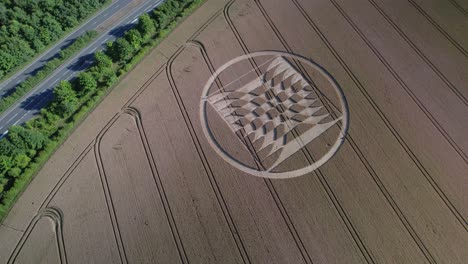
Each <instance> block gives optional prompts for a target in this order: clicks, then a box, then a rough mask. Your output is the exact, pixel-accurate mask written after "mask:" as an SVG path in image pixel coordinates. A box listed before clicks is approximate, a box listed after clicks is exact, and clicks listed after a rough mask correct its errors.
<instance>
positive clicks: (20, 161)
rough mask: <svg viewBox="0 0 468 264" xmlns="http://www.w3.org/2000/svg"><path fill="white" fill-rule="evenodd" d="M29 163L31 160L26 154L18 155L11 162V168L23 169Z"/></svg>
mask: <svg viewBox="0 0 468 264" xmlns="http://www.w3.org/2000/svg"><path fill="white" fill-rule="evenodd" d="M30 161H31V159H30V158H29V157H28V156H27V155H26V154H19V155H17V156H16V157H15V158H14V160H13V166H14V167H18V168H21V169H24V168H26V166H28V164H29V162H30Z"/></svg>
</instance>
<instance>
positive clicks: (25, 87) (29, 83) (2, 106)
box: [0, 30, 98, 114]
mask: <svg viewBox="0 0 468 264" xmlns="http://www.w3.org/2000/svg"><path fill="white" fill-rule="evenodd" d="M97 36H98V33H97V32H96V31H94V30H92V31H88V32H86V33H85V34H83V35H82V36H80V37H78V38H77V39H76V40H75V41H74V42H73V44H71V45H70V46H68V47H67V48H65V49H63V50H61V51H60V52H59V54H58V56H57V57H56V58H54V59H52V60H50V61H48V62H47V63H46V64H45V65H44V66H43V67H42V68H41V69H40V70H39V71H37V72H36V73H35V74H34V75H33V76H30V77H28V78H26V80H24V81H23V82H21V84H19V85H18V86H16V87H15V88H14V91H11V92H8V95H6V96H5V97H2V98H0V114H1V113H2V112H4V111H5V110H7V109H8V108H9V107H10V106H12V105H13V104H14V103H15V102H16V101H18V100H19V99H20V98H21V97H23V96H24V95H25V94H27V93H28V92H29V91H31V90H32V88H34V87H35V86H36V85H37V84H39V83H40V82H41V81H43V80H44V79H46V78H47V76H49V75H50V74H51V73H52V72H54V71H55V70H56V69H57V68H58V67H59V66H60V65H61V64H62V63H64V62H65V61H66V60H68V59H69V58H70V57H72V56H73V55H75V54H76V53H77V52H78V51H79V50H81V49H82V48H84V47H85V46H86V45H88V44H89V43H90V42H91V41H92V40H93V39H95V38H96V37H97Z"/></svg>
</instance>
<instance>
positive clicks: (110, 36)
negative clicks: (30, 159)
mask: <svg viewBox="0 0 468 264" xmlns="http://www.w3.org/2000/svg"><path fill="white" fill-rule="evenodd" d="M162 2H163V0H148V1H145V2H144V3H142V4H140V5H139V6H137V7H136V8H134V9H133V10H132V11H130V12H129V13H127V14H125V15H124V17H123V18H122V19H121V20H120V21H119V22H117V23H115V24H114V25H113V26H112V27H111V28H110V29H108V30H107V31H106V32H104V33H103V34H101V35H100V36H98V38H97V39H95V40H94V41H93V42H92V43H91V44H90V45H88V46H87V47H86V48H84V49H83V50H81V51H80V52H79V53H78V54H77V55H75V56H74V57H73V58H72V59H71V60H68V61H67V62H65V63H64V64H63V65H61V66H60V67H59V68H58V69H56V70H55V71H54V72H53V73H52V74H51V75H50V76H49V77H48V78H47V79H46V80H44V81H43V82H41V83H40V84H39V85H37V86H36V87H35V88H34V89H33V90H32V91H30V92H29V93H28V94H27V95H26V96H25V97H23V99H21V100H19V101H18V102H17V103H16V104H15V105H13V106H12V107H11V108H10V109H8V110H7V111H5V112H4V113H3V114H2V115H1V116H0V135H4V134H5V133H6V132H7V130H8V128H9V127H11V126H13V125H19V124H22V123H24V122H25V121H27V120H29V119H31V118H32V117H33V116H34V115H35V114H37V113H38V112H39V111H40V109H41V108H42V107H44V106H45V105H46V104H47V103H48V102H49V101H50V100H51V99H52V91H53V88H54V87H55V86H56V85H57V84H58V83H59V82H60V81H61V80H70V79H72V78H73V77H75V76H76V75H77V74H78V73H79V72H81V71H82V70H84V69H86V68H87V67H88V66H89V65H90V64H91V61H90V59H91V58H92V55H93V54H94V53H95V52H96V51H98V50H102V49H103V48H104V47H105V43H106V42H108V41H112V40H114V39H115V38H117V37H119V36H121V35H122V34H123V33H124V32H125V31H126V30H128V29H129V28H130V27H132V26H134V25H135V24H136V22H137V19H138V17H139V16H140V15H141V14H143V13H145V12H149V11H151V10H152V9H154V8H155V7H156V6H158V5H159V4H160V3H162Z"/></svg>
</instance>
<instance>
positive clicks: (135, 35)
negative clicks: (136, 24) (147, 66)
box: [125, 29, 143, 50]
mask: <svg viewBox="0 0 468 264" xmlns="http://www.w3.org/2000/svg"><path fill="white" fill-rule="evenodd" d="M125 39H126V40H128V42H129V43H130V45H132V47H133V50H138V49H139V48H140V47H141V43H142V42H143V38H142V37H141V34H140V32H139V31H138V30H136V29H130V30H129V31H128V32H127V33H126V34H125Z"/></svg>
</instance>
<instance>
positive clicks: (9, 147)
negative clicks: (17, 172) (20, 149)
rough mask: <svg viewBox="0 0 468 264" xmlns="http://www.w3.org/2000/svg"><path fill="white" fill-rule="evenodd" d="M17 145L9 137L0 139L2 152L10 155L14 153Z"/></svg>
mask: <svg viewBox="0 0 468 264" xmlns="http://www.w3.org/2000/svg"><path fill="white" fill-rule="evenodd" d="M14 149H15V146H14V145H13V144H11V142H10V141H9V140H8V139H7V138H2V139H0V153H1V154H2V155H6V156H9V155H11V153H13V150H14Z"/></svg>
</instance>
